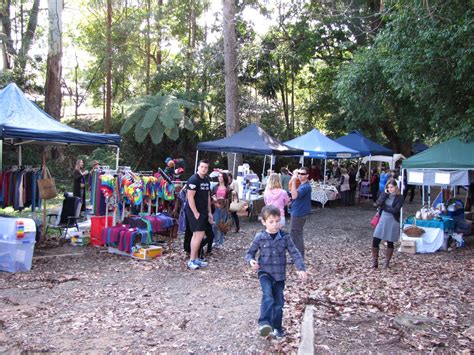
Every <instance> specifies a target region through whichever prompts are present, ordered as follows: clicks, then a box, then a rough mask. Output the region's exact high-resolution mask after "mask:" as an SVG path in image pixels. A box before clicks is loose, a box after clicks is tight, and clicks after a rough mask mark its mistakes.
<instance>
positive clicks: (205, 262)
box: [194, 259, 209, 267]
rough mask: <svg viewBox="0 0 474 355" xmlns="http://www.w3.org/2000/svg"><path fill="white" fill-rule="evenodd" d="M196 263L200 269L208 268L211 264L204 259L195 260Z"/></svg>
mask: <svg viewBox="0 0 474 355" xmlns="http://www.w3.org/2000/svg"><path fill="white" fill-rule="evenodd" d="M194 262H195V263H196V264H198V265H199V267H206V266H207V265H208V264H209V263H208V262H207V261H206V260H204V259H196V260H194Z"/></svg>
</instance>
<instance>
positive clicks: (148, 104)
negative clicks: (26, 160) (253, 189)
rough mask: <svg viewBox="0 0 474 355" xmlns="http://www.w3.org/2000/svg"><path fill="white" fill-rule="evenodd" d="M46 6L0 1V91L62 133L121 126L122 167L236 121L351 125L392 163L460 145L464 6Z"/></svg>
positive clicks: (391, 2)
mask: <svg viewBox="0 0 474 355" xmlns="http://www.w3.org/2000/svg"><path fill="white" fill-rule="evenodd" d="M53 3H54V1H49V3H48V2H44V3H43V1H40V0H21V1H20V0H2V2H1V9H0V10H1V12H0V26H1V27H0V48H1V53H0V54H1V61H0V64H1V66H0V87H3V86H5V85H6V84H7V83H9V82H12V81H13V82H16V83H17V84H18V85H19V86H20V87H21V88H22V89H24V90H25V91H26V92H28V93H29V94H30V95H32V96H33V97H35V98H36V101H37V103H38V104H40V105H42V106H43V107H44V108H46V110H47V111H48V112H49V113H50V114H52V116H54V117H55V118H57V119H58V120H62V121H65V122H66V123H68V124H71V125H73V126H75V127H78V128H81V129H85V130H89V131H96V132H102V131H105V132H113V133H120V132H121V133H122V134H123V146H122V149H121V154H122V160H123V163H124V164H125V165H132V166H134V167H137V168H151V167H156V166H157V165H160V164H161V163H162V161H163V160H164V157H166V156H169V155H174V156H183V157H185V158H186V159H188V160H192V158H193V156H194V151H195V149H196V144H197V143H198V142H200V141H204V140H212V139H218V138H222V137H224V136H225V135H226V134H229V132H232V129H231V130H229V127H230V126H232V125H233V126H232V127H234V128H233V129H235V127H245V126H246V125H248V124H250V123H258V124H259V125H260V126H262V128H263V129H265V130H266V131H267V132H268V133H269V134H271V135H273V136H275V137H277V138H279V139H281V140H282V141H284V140H288V139H291V138H294V137H296V136H298V135H301V134H304V133H306V132H308V131H309V130H310V129H312V128H317V129H319V130H321V131H322V132H323V133H325V134H327V135H329V136H330V137H332V138H336V137H338V136H341V135H343V134H345V133H347V132H349V131H351V130H353V129H358V130H360V131H362V132H363V133H364V134H366V135H367V136H368V137H370V138H372V139H374V140H376V141H378V142H380V143H382V144H386V145H388V146H390V147H391V148H393V149H394V150H395V151H398V152H401V153H403V154H406V155H409V154H410V153H411V144H412V143H413V142H415V141H423V142H426V143H428V144H433V143H436V142H439V141H443V140H446V139H448V138H451V137H456V136H459V137H461V138H463V139H465V140H467V139H472V138H474V103H473V92H474V66H473V65H472V59H473V58H474V55H473V54H474V53H473V51H474V43H473V36H472V33H474V23H473V19H474V16H473V11H474V1H472V0H471V1H461V0H448V1H446V0H430V1H427V0H418V1H409V0H397V1H395V0H385V1H380V0H364V1H362V0H354V1H342V0H331V1H317V0H312V1H309V0H308V1H304V0H293V1H286V0H272V1H258V0H244V1H237V0H236V1H230V0H225V1H223V2H221V1H209V0H194V1H191V0H158V1H151V0H125V1H124V0H100V1H98V0H83V1H81V2H77V3H76V2H74V3H68V2H66V3H65V8H64V9H63V8H61V7H60V6H57V7H56V9H54V6H53V5H54V4H53ZM61 3H62V2H61V1H59V0H58V1H57V4H56V5H58V4H61ZM48 5H49V6H48ZM58 8H59V10H58ZM229 10H231V11H230V12H229ZM226 11H227V12H226ZM224 13H227V14H232V17H233V18H232V20H231V21H230V23H231V24H235V26H233V27H228V26H225V24H226V21H225V19H224V16H223V14H224ZM58 21H59V23H60V24H62V26H58V27H54V28H53V25H52V24H54V23H57V22H58ZM227 21H229V20H228V19H227ZM227 23H229V22H227ZM229 28H230V30H229ZM225 31H232V33H231V34H232V36H235V48H233V49H234V51H229V46H228V45H226V44H228V43H229V42H228V39H229V38H230V39H232V38H233V37H232V36H230V37H229V33H227V37H226V33H225ZM230 43H233V42H230ZM231 47H232V46H231ZM231 49H232V48H231ZM229 60H233V61H234V62H235V67H233V68H232V69H233V70H235V75H236V76H235V77H236V82H235V83H234V85H235V88H236V91H235V92H236V94H235V95H234V96H229V94H228V91H227V89H228V88H226V80H227V81H229V80H230V77H229V75H228V74H225V73H226V70H227V69H226V68H225V63H226V62H228V61H229ZM43 97H44V98H43ZM58 97H59V100H58ZM226 97H227V100H226ZM231 104H233V105H234V107H237V114H236V115H235V117H234V116H232V117H229V116H228V117H227V118H226V112H227V113H229V110H230V108H231V107H232V106H229V105H231ZM229 120H230V121H229ZM232 120H234V121H237V122H232ZM235 124H237V125H235ZM226 128H227V129H226ZM91 152H92V151H91ZM91 154H92V153H91ZM101 154H102V153H101ZM137 157H139V158H137ZM144 157H146V158H144Z"/></svg>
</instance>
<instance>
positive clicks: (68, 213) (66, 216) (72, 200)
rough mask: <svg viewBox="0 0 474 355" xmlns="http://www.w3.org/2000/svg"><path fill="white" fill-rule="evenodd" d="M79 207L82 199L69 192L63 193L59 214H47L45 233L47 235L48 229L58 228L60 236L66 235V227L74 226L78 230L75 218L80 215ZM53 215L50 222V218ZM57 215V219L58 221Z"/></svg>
mask: <svg viewBox="0 0 474 355" xmlns="http://www.w3.org/2000/svg"><path fill="white" fill-rule="evenodd" d="M81 207H82V199H81V198H80V197H77V196H72V194H71V193H68V192H66V193H64V200H63V208H62V210H61V215H60V216H59V215H58V214H54V213H52V214H48V223H47V225H46V233H45V234H46V235H48V229H49V228H52V229H58V230H59V231H60V233H61V234H60V237H63V233H64V237H66V231H67V230H68V228H72V227H76V228H77V230H79V226H78V224H77V220H78V219H79V218H80V216H81ZM53 217H54V219H53V221H54V222H55V223H51V219H52V218H53ZM58 217H59V221H58Z"/></svg>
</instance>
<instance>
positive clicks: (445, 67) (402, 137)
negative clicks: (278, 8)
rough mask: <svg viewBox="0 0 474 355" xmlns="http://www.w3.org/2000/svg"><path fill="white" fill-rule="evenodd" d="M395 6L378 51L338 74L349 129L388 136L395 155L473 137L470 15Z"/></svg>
mask: <svg viewBox="0 0 474 355" xmlns="http://www.w3.org/2000/svg"><path fill="white" fill-rule="evenodd" d="M396 4H397V5H400V6H394V7H393V8H392V11H391V13H390V14H389V16H387V17H386V21H387V25H386V28H384V29H383V30H382V31H381V32H380V33H379V34H378V35H377V37H376V39H375V44H374V46H372V47H368V48H365V49H361V50H359V51H358V52H357V53H356V55H355V57H354V59H353V61H352V62H351V63H350V64H348V65H346V66H344V67H343V68H342V70H341V71H340V72H339V74H338V78H337V83H336V85H335V90H336V93H337V98H338V99H339V101H340V103H341V105H342V107H343V109H344V116H345V117H344V121H343V122H344V125H345V126H346V127H347V128H348V129H351V128H365V129H367V130H369V131H376V130H379V131H383V133H384V134H385V136H386V138H388V139H389V140H390V141H392V143H395V147H396V148H400V147H401V145H403V143H404V142H405V143H407V142H411V141H414V140H415V139H417V138H421V139H424V138H426V137H428V138H430V137H434V138H435V140H443V139H447V138H450V137H453V136H461V137H464V138H469V137H473V136H474V118H473V111H474V110H473V108H474V103H473V100H472V98H473V96H474V95H473V94H474V84H473V82H474V68H473V66H472V57H473V52H474V49H473V48H474V45H473V37H472V33H474V22H473V21H472V15H473V11H472V9H470V8H469V6H468V5H465V4H464V3H463V2H457V1H453V2H449V3H447V2H444V1H434V2H432V3H431V4H432V5H431V7H429V8H425V7H424V6H423V5H422V4H421V3H418V2H415V3H412V2H409V1H408V2H407V3H406V4H405V2H404V1H398V2H396ZM402 4H403V5H402ZM469 63H470V64H469Z"/></svg>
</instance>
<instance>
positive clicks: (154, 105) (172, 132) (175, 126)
mask: <svg viewBox="0 0 474 355" xmlns="http://www.w3.org/2000/svg"><path fill="white" fill-rule="evenodd" d="M193 106H194V105H193V104H192V103H191V102H189V101H186V100H182V99H178V98H176V97H174V96H171V95H162V94H157V95H154V96H153V95H147V96H142V97H139V98H136V99H133V100H130V101H129V102H128V104H127V112H126V114H127V119H126V121H125V123H124V124H123V126H122V129H121V130H120V133H121V134H125V133H127V132H129V131H130V130H131V129H132V128H133V127H135V140H136V141H137V142H138V143H142V142H143V141H144V140H145V138H146V137H147V136H148V135H149V136H150V138H151V141H152V142H153V143H154V144H159V143H160V142H161V141H162V139H163V135H164V134H166V135H167V136H168V137H169V138H170V139H172V140H176V139H178V137H179V130H180V129H183V128H184V129H188V130H192V129H193V121H192V119H191V118H189V117H186V116H185V114H184V113H185V112H184V109H185V108H186V109H192V108H193Z"/></svg>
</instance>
